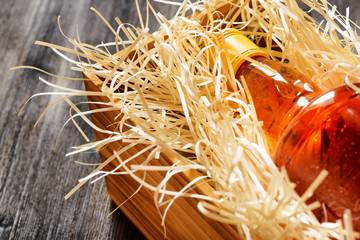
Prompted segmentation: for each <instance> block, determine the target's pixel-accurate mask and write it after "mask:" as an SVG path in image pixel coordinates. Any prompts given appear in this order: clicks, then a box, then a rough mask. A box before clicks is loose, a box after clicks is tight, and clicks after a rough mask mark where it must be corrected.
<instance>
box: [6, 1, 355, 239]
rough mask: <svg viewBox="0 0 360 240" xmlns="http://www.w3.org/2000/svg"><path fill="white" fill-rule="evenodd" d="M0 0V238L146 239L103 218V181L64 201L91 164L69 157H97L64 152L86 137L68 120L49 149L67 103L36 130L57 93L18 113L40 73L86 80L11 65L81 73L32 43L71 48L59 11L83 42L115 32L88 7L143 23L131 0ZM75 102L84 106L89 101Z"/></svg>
mask: <svg viewBox="0 0 360 240" xmlns="http://www.w3.org/2000/svg"><path fill="white" fill-rule="evenodd" d="M139 2H140V6H144V5H145V1H144V0H139ZM330 2H331V3H334V4H336V5H338V6H339V8H338V9H339V10H340V11H341V12H342V13H343V14H345V11H346V6H350V9H349V10H350V17H351V18H352V19H353V20H354V21H358V20H359V19H360V7H359V6H358V1H357V0H351V1H342V0H331V1H330ZM0 4H1V8H0V26H1V27H0V73H1V76H2V78H1V79H0V81H1V85H0V86H1V87H0V104H1V109H0V151H1V154H0V239H144V237H143V235H142V234H141V233H140V232H139V231H138V230H137V229H136V228H135V227H134V226H133V225H132V224H131V223H130V222H129V220H127V218H126V217H124V215H123V214H122V213H121V212H120V211H117V212H115V214H113V215H112V216H111V217H110V218H105V216H106V215H107V214H108V213H109V212H110V211H111V210H112V209H113V208H115V207H116V206H115V205H114V204H112V203H111V200H110V198H109V197H108V194H107V191H106V186H105V183H104V182H102V181H100V182H97V183H95V184H93V185H89V184H86V185H85V186H83V187H82V188H81V189H80V190H79V191H78V192H77V193H76V194H75V195H73V196H72V197H71V198H70V199H69V200H67V201H65V200H64V199H63V197H64V196H65V194H66V193H67V192H68V191H70V190H71V188H72V187H73V186H75V185H76V183H77V179H79V178H81V177H83V176H85V175H86V174H87V173H89V172H91V170H92V167H84V166H80V165H77V164H74V161H81V162H90V163H97V162H99V161H100V159H99V156H98V154H94V153H86V154H80V155H76V156H73V157H65V154H66V153H67V152H70V151H71V147H72V146H77V145H79V144H82V143H85V140H84V139H83V138H82V137H81V135H80V134H79V133H78V132H77V130H76V128H75V127H74V126H73V125H72V124H69V125H66V126H65V128H64V130H63V131H62V133H61V135H60V138H59V143H58V145H57V148H56V149H55V150H54V145H55V140H56V137H57V135H58V133H59V131H60V129H61V127H62V124H63V123H65V122H66V120H67V118H68V109H69V108H68V106H67V105H66V104H65V103H59V104H57V105H56V106H54V107H52V108H50V110H49V111H48V113H47V114H46V115H45V117H44V118H43V119H42V120H41V122H40V123H39V125H38V127H36V128H33V126H34V124H35V122H36V120H37V119H38V117H39V116H40V115H41V113H42V111H43V110H44V109H45V108H46V107H47V106H48V105H49V104H50V103H51V102H53V101H54V100H56V99H57V98H56V97H53V96H45V97H35V98H34V99H32V100H31V101H30V103H29V104H28V105H27V106H26V107H25V108H24V111H23V112H22V113H21V115H20V116H18V113H19V111H20V109H21V107H22V106H23V104H24V103H25V102H26V100H27V99H28V98H29V97H30V96H32V95H33V94H36V93H39V92H46V91H54V89H52V88H49V87H47V86H46V85H45V84H43V83H41V82H40V81H39V80H38V77H39V76H41V77H43V78H45V79H47V80H49V81H51V82H53V83H59V84H61V85H63V86H67V87H72V88H78V89H83V83H82V82H74V81H63V80H59V79H56V78H50V77H48V76H46V75H44V74H40V73H38V72H35V71H30V70H18V71H9V69H10V67H13V66H17V65H31V66H35V67H39V68H42V69H44V70H47V71H49V72H52V73H56V74H59V75H66V76H73V77H79V73H76V72H71V71H70V70H69V67H70V65H69V64H68V63H67V62H66V61H64V60H62V59H60V58H59V57H58V56H56V55H55V54H54V53H53V52H52V51H51V50H50V49H47V48H44V47H39V46H35V45H34V42H35V40H42V41H45V42H51V43H56V44H59V45H64V46H70V44H69V43H68V42H67V41H66V39H65V37H64V36H62V35H61V33H60V31H59V30H58V27H57V17H58V15H60V16H61V26H62V29H63V32H64V33H65V34H66V35H67V36H70V37H72V38H75V37H76V25H77V24H78V29H79V33H80V36H81V39H82V40H83V41H84V42H89V43H91V44H97V43H100V42H107V41H111V40H113V35H112V33H111V32H110V31H109V30H108V29H107V28H106V26H105V25H104V23H103V22H102V21H101V20H100V19H99V18H98V17H97V16H96V15H95V14H94V13H93V12H91V11H90V7H91V6H93V7H95V8H96V9H97V10H99V11H100V12H101V13H102V14H103V15H104V16H105V18H106V19H107V20H108V21H109V22H110V23H111V24H112V25H113V26H116V24H115V21H114V18H115V17H117V16H118V17H119V18H120V19H121V20H122V21H123V22H131V23H133V24H134V25H137V26H140V24H139V20H138V19H137V17H136V16H137V13H136V7H135V2H134V1H133V0H121V1H120V0H106V1H88V0H79V1H65V0H63V1H62V0H56V1H54V0H32V1H26V0H11V1H8V0H0ZM152 4H153V5H154V7H155V9H156V10H157V11H160V12H162V13H163V15H165V16H166V17H170V16H172V15H173V14H174V13H175V11H176V7H170V6H167V5H160V4H158V3H156V2H152ZM151 26H152V30H155V29H156V24H155V21H154V19H152V20H151ZM79 100H81V99H77V101H79ZM82 100H85V99H82ZM79 107H80V108H81V109H87V106H86V105H83V106H79ZM78 124H79V125H80V126H81V127H82V128H83V129H86V133H87V135H88V136H90V137H91V138H92V139H94V136H93V133H92V129H90V128H89V127H87V126H86V124H84V123H83V122H81V121H78Z"/></svg>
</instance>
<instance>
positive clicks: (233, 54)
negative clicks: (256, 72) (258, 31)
mask: <svg viewBox="0 0 360 240" xmlns="http://www.w3.org/2000/svg"><path fill="white" fill-rule="evenodd" d="M217 39H218V42H219V47H220V49H224V42H223V39H224V40H225V44H226V48H227V51H228V53H229V54H226V53H225V52H222V53H221V61H222V64H223V66H225V68H227V69H228V60H227V55H228V57H229V59H230V62H231V65H232V68H233V69H234V72H235V73H236V72H237V70H238V69H239V68H240V66H241V65H242V64H244V63H245V62H246V60H245V59H244V58H242V57H241V56H239V54H240V55H243V56H246V57H249V58H253V57H258V56H262V57H265V58H269V56H268V55H267V54H266V53H265V52H264V51H263V50H261V49H260V48H259V47H258V46H257V45H256V44H255V43H253V42H252V41H251V40H250V39H249V38H247V37H246V36H245V35H243V34H242V33H241V32H240V31H239V30H236V29H226V30H224V31H223V32H222V34H221V33H219V34H218V35H217Z"/></svg>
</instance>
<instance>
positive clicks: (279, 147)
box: [218, 29, 360, 230]
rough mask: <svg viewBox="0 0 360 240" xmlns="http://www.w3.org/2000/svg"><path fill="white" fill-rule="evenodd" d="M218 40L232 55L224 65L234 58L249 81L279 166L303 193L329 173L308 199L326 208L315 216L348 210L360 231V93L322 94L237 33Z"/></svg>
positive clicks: (336, 91)
mask: <svg viewBox="0 0 360 240" xmlns="http://www.w3.org/2000/svg"><path fill="white" fill-rule="evenodd" d="M223 40H224V42H223ZM218 41H219V45H220V47H222V48H225V46H226V48H227V51H225V52H227V53H228V54H225V53H223V54H222V56H221V58H222V62H223V63H225V64H224V67H225V68H229V67H228V66H227V64H226V62H227V61H228V59H230V62H231V67H232V68H233V70H234V72H235V73H236V74H235V76H236V79H237V80H238V81H241V76H243V79H245V83H242V84H246V85H247V87H248V89H249V91H250V94H251V97H252V99H253V102H254V105H255V109H256V113H257V116H258V119H259V120H260V121H263V130H264V132H265V134H266V137H267V140H268V145H269V150H270V155H271V156H272V157H273V159H274V161H275V163H276V164H277V165H278V166H285V167H286V169H287V171H288V175H289V177H290V180H291V181H292V182H295V183H296V184H297V186H296V190H297V192H298V193H299V194H300V195H301V194H303V193H304V192H305V190H306V189H307V188H308V187H309V186H310V184H311V183H312V182H313V181H314V180H315V178H316V177H317V176H318V175H319V173H320V172H321V171H322V170H327V171H328V172H329V174H328V176H327V177H326V179H325V180H324V181H323V182H322V184H321V185H320V186H319V187H318V188H317V190H316V191H315V192H314V195H313V197H312V199H310V200H309V203H310V202H312V201H314V200H318V201H319V202H320V203H322V205H323V207H322V208H319V209H317V210H316V211H314V213H315V214H316V216H317V217H318V218H319V220H321V221H323V220H329V221H334V220H336V219H338V218H341V217H342V215H343V212H344V210H345V209H350V210H351V211H352V217H353V225H354V228H355V230H360V167H359V166H360V94H359V92H355V91H354V90H353V89H351V88H350V87H348V86H341V87H338V88H336V89H333V90H331V91H327V92H325V93H323V92H322V91H320V89H319V88H318V87H317V86H316V85H315V84H314V83H313V82H312V81H311V80H310V79H309V78H307V77H306V76H304V75H303V74H301V73H300V72H298V71H297V70H295V69H292V68H289V67H287V66H286V65H284V64H282V63H279V62H276V61H273V60H271V59H269V57H268V56H267V55H266V53H265V52H264V51H262V50H261V49H260V48H259V47H258V46H256V45H255V44H254V43H252V42H251V41H250V40H249V39H248V38H246V37H245V36H244V35H242V34H241V33H240V32H239V31H237V30H235V29H227V30H225V31H223V32H222V33H221V34H219V35H218ZM242 56H245V58H246V57H248V58H251V59H254V60H256V62H252V61H247V60H245V59H244V57H242ZM357 86H358V87H360V84H357ZM275 148H276V149H275ZM323 209H326V214H325V212H324V211H323ZM325 216H326V218H327V219H325Z"/></svg>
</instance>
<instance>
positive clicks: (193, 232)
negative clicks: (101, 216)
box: [84, 75, 239, 240]
mask: <svg viewBox="0 0 360 240" xmlns="http://www.w3.org/2000/svg"><path fill="white" fill-rule="evenodd" d="M84 76H85V78H88V79H96V77H92V76H91V75H89V76H86V75H84ZM85 86H86V89H87V91H99V88H100V87H101V86H102V82H101V81H98V82H94V81H85ZM88 99H89V102H107V101H109V99H108V98H107V97H104V96H89V97H88ZM89 106H90V109H91V110H95V109H100V108H102V107H103V106H102V105H99V104H89ZM119 114H120V112H119V111H112V112H97V113H93V114H92V116H91V117H92V121H93V123H94V124H95V125H97V126H98V127H100V128H101V129H108V130H111V131H113V130H114V128H116V125H114V124H113V123H114V122H115V120H114V118H115V117H116V116H117V115H119ZM95 136H96V139H97V140H102V139H105V138H107V137H108V135H106V134H104V133H101V132H98V131H95ZM124 146H125V145H124V144H123V143H122V142H121V141H119V142H113V143H111V144H108V145H107V146H105V147H104V148H102V149H101V150H100V151H99V152H100V157H101V160H102V162H104V161H106V160H107V159H108V158H110V157H111V156H112V155H113V152H114V150H118V149H120V148H122V147H124ZM140 150H142V148H140V147H134V148H131V149H129V150H128V151H126V152H125V153H124V154H122V155H120V157H122V158H124V159H126V158H128V157H130V156H133V155H134V154H136V153H137V152H139V151H140ZM146 155H147V154H146V153H145V154H143V155H140V156H139V157H137V158H136V159H135V160H134V161H132V164H141V163H142V162H143V161H144V160H145V159H146ZM175 162H177V160H176V159H173V158H171V157H169V156H167V155H165V154H161V156H160V158H159V159H158V160H153V161H152V164H153V165H160V166H170V165H173V164H174V163H175ZM118 164H119V163H118V161H117V160H116V159H114V160H112V161H111V162H110V163H109V164H108V165H107V166H106V167H105V168H104V170H106V171H111V170H113V169H114V168H116V166H118ZM164 175H165V174H164V173H163V172H158V171H149V172H147V174H146V182H148V183H149V184H151V185H153V186H158V184H159V183H160V180H161V179H163V177H164ZM140 176H141V174H140ZM197 176H199V173H198V172H196V171H194V170H192V171H186V172H182V173H179V174H176V175H175V176H174V177H173V178H172V179H171V180H170V181H169V182H168V188H169V190H176V191H179V190H181V189H182V188H183V187H184V186H186V185H187V184H188V183H189V182H190V181H191V180H192V179H194V178H195V177H197ZM105 180H106V184H107V187H108V192H109V195H110V197H111V199H112V200H113V201H114V202H115V203H116V204H117V205H120V204H122V203H124V202H125V201H126V200H127V199H129V198H130V197H131V198H130V199H129V200H128V201H126V203H125V204H123V205H122V206H121V207H120V208H121V210H122V211H123V212H124V213H125V214H126V215H127V217H128V218H129V219H130V220H131V221H132V222H133V223H134V224H135V225H136V226H137V228H138V229H139V230H140V231H141V232H142V233H143V234H144V235H145V236H146V237H147V238H148V239H163V238H164V234H165V232H164V229H166V238H167V239H189V240H190V239H196V240H199V239H238V238H239V234H238V232H237V230H236V228H235V227H234V226H232V225H228V224H223V223H220V222H217V221H214V220H212V219H209V218H207V217H205V216H204V215H202V214H201V213H200V212H199V210H198V209H197V204H198V200H196V199H193V198H183V197H180V198H178V199H177V200H176V201H175V202H174V204H173V205H172V206H171V207H170V210H169V212H168V213H167V215H166V221H165V228H164V227H163V226H162V224H161V216H160V214H159V209H157V207H156V204H155V202H154V192H153V191H151V190H149V189H147V188H145V187H142V188H141V189H140V191H139V192H138V193H137V194H135V195H134V196H132V195H133V193H134V192H136V191H137V189H138V188H139V183H138V182H137V181H136V180H134V179H133V178H132V177H131V176H128V175H108V176H106V178H105ZM191 192H192V193H200V194H206V195H207V196H212V192H213V188H212V187H211V186H210V185H209V184H208V183H207V182H206V181H202V182H199V183H198V184H197V186H196V188H194V189H193V190H192V191H191ZM163 210H164V208H160V211H161V212H163Z"/></svg>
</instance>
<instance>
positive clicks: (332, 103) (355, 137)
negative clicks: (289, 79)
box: [273, 84, 360, 231]
mask: <svg viewBox="0 0 360 240" xmlns="http://www.w3.org/2000/svg"><path fill="white" fill-rule="evenodd" d="M357 86H358V87H360V84H357ZM273 159H274V161H275V163H276V164H277V165H278V166H285V167H286V169H287V172H288V175H289V177H290V180H291V181H292V182H294V183H296V191H297V192H298V193H299V194H300V195H301V194H303V193H304V192H305V191H306V189H307V188H308V187H309V186H310V184H311V183H312V182H313V181H314V180H315V178H316V177H317V176H318V175H319V174H320V172H321V171H322V170H326V171H328V176H327V177H326V178H325V180H324V181H323V182H322V183H321V184H320V186H319V187H318V188H317V189H316V191H315V192H314V194H313V197H312V199H310V200H309V203H310V202H313V201H315V200H318V201H319V202H320V203H322V205H323V208H319V209H316V210H315V211H314V213H315V215H316V216H317V217H318V218H319V220H321V221H324V220H328V221H335V220H336V219H339V218H340V219H341V218H342V216H343V213H344V210H345V209H350V210H351V214H352V219H353V225H354V229H355V230H357V231H359V230H360V93H356V92H355V91H354V90H352V89H351V88H350V87H348V86H341V87H338V88H336V89H334V90H331V91H328V92H326V93H324V94H321V95H320V96H318V97H316V98H314V99H312V100H311V101H310V103H309V104H308V105H307V106H306V108H304V109H303V110H302V111H300V112H299V114H297V115H296V116H294V118H293V119H292V120H291V122H290V123H289V125H288V127H287V129H286V130H285V131H284V133H283V134H282V137H281V139H280V141H279V144H278V146H277V149H276V151H275V155H274V158H273ZM324 208H325V209H326V213H325V212H324ZM326 218H327V219H326Z"/></svg>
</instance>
